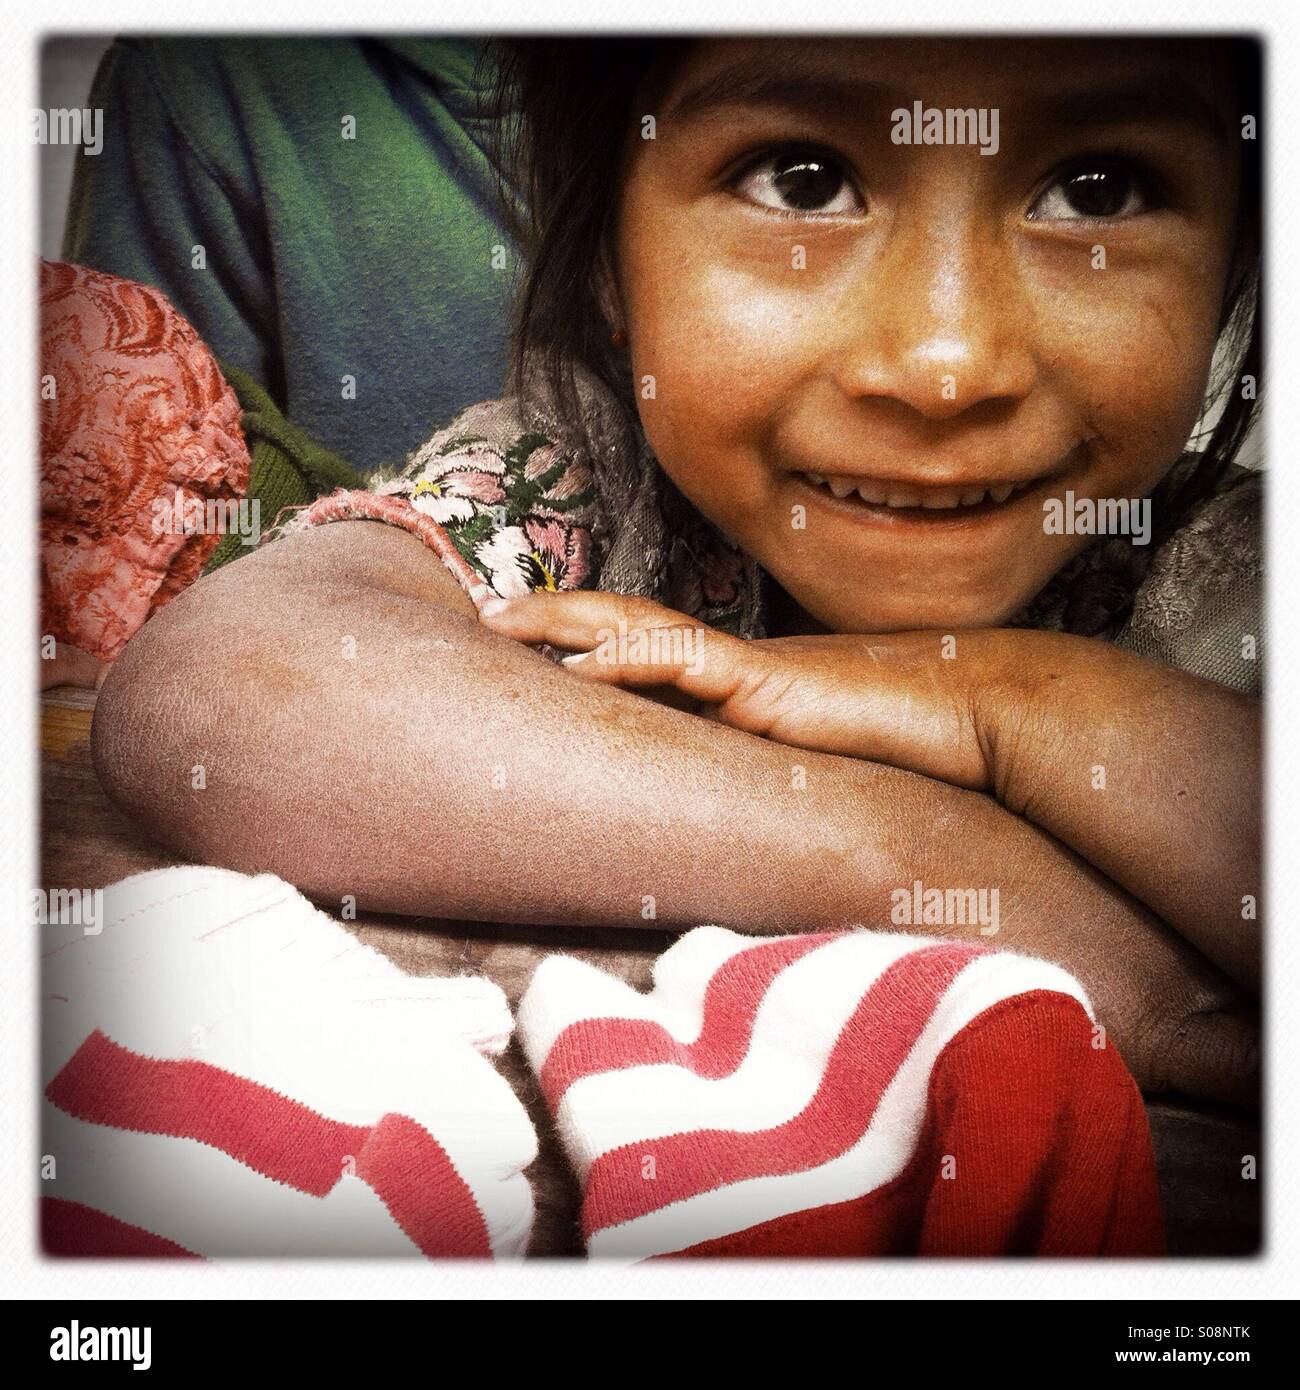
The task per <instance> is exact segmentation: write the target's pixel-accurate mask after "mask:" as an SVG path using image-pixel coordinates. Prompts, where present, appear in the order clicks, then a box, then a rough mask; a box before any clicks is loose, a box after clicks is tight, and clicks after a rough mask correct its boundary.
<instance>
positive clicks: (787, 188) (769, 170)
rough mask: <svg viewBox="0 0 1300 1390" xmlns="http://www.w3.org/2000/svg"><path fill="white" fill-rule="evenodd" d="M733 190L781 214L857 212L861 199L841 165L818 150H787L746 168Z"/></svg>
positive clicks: (860, 206) (860, 205)
mask: <svg viewBox="0 0 1300 1390" xmlns="http://www.w3.org/2000/svg"><path fill="white" fill-rule="evenodd" d="M735 187H736V190H737V192H739V193H740V194H741V195H742V196H744V197H746V198H748V199H749V200H750V201H751V202H754V203H758V204H759V205H760V206H762V207H769V208H775V209H777V210H779V211H781V212H810V213H822V214H824V213H836V212H860V211H861V210H862V206H863V205H862V199H861V197H860V196H859V194H858V192H857V189H856V188H854V186H853V183H852V181H851V179H850V178H849V176H848V173H847V172H846V170H845V168H844V165H843V164H841V163H840V162H839V161H838V160H837V159H835V158H834V157H832V156H831V155H829V154H826V153H823V152H821V151H818V150H808V149H798V148H794V149H789V150H782V151H780V152H779V153H777V154H773V155H768V156H766V157H765V158H764V159H761V160H759V161H758V162H757V163H755V164H751V165H749V167H748V168H747V169H746V170H745V171H744V173H743V174H741V175H740V177H739V178H738V179H737V181H736V185H735Z"/></svg>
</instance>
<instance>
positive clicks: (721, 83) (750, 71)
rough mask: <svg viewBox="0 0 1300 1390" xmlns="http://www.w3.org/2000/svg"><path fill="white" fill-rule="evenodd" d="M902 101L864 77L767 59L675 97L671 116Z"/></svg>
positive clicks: (718, 75)
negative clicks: (807, 70)
mask: <svg viewBox="0 0 1300 1390" xmlns="http://www.w3.org/2000/svg"><path fill="white" fill-rule="evenodd" d="M888 101H893V102H894V103H895V104H899V103H901V102H903V101H904V94H903V93H902V92H900V91H898V90H897V89H895V88H892V87H888V86H886V85H885V84H884V83H881V82H869V81H866V80H865V79H862V78H849V77H831V76H822V75H817V76H814V75H812V74H806V75H803V76H800V75H798V74H797V73H789V72H785V73H780V72H773V71H772V69H771V67H770V66H769V65H768V64H767V63H736V64H735V65H734V66H732V67H729V68H724V69H723V70H722V71H721V72H717V73H714V74H713V76H712V77H708V78H705V79H704V81H702V82H700V83H697V84H696V85H695V86H694V87H690V88H688V89H687V90H686V91H685V92H683V93H682V94H681V96H679V97H678V98H677V99H676V101H674V102H673V104H672V106H671V108H670V109H669V112H668V115H669V117H670V118H677V119H681V118H682V117H686V116H694V115H698V114H699V113H700V112H702V111H710V110H713V109H715V108H717V107H720V106H783V107H786V108H788V109H790V110H793V111H809V110H816V109H818V108H822V107H826V106H843V105H846V104H848V103H857V104H858V105H860V106H861V105H866V104H870V105H872V106H879V105H883V104H885V103H886V102H888Z"/></svg>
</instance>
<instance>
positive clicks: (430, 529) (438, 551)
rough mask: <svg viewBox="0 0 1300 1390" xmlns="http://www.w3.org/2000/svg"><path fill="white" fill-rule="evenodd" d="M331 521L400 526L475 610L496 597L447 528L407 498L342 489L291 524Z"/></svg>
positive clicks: (317, 501) (323, 499) (314, 504)
mask: <svg viewBox="0 0 1300 1390" xmlns="http://www.w3.org/2000/svg"><path fill="white" fill-rule="evenodd" d="M331 521H383V522H387V523H388V525H389V526H400V527H401V528H402V530H403V531H409V532H410V533H411V535H413V536H415V537H417V538H418V539H419V540H420V541H422V542H423V543H424V544H425V545H426V546H428V547H429V549H430V550H432V551H433V553H434V554H435V555H436V556H437V557H438V558H439V559H440V560H441V561H442V563H443V564H444V565H445V566H446V567H447V569H448V570H449V571H450V572H451V574H452V576H453V577H454V578H455V580H456V582H457V583H458V584H459V585H460V587H461V588H462V589H464V590H465V592H466V593H467V594H468V595H469V597H470V599H471V601H472V602H473V604H474V606H475V607H476V608H477V607H478V606H479V605H480V604H482V603H483V601H484V600H485V599H489V598H492V597H493V593H492V589H491V588H490V587H489V586H488V585H487V584H485V583H484V582H483V581H482V579H480V578H479V576H478V575H477V574H476V573H475V572H474V569H473V567H472V566H471V565H470V564H469V562H468V561H467V560H466V559H465V557H464V556H463V555H462V554H461V553H460V551H459V550H457V549H456V543H455V542H454V541H453V540H452V538H451V537H450V536H449V535H448V534H447V529H446V527H444V526H443V525H442V524H441V523H440V522H437V521H435V520H434V519H433V518H432V517H431V516H426V515H425V513H424V512H421V511H417V510H416V509H415V508H414V507H413V506H412V505H411V503H410V502H409V501H408V500H407V499H406V498H405V497H399V496H395V495H385V494H383V493H378V492H366V491H364V490H363V489H360V488H356V489H349V488H340V489H339V491H337V492H332V493H330V495H329V496H328V497H321V498H318V499H317V500H316V501H315V502H312V503H311V504H310V505H309V506H306V507H304V508H303V509H302V511H300V512H298V513H297V515H296V516H295V517H294V518H293V522H292V523H291V525H292V526H293V527H294V528H295V529H296V528H298V527H307V526H323V525H325V524H326V523H328V522H331Z"/></svg>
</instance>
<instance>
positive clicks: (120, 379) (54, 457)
mask: <svg viewBox="0 0 1300 1390" xmlns="http://www.w3.org/2000/svg"><path fill="white" fill-rule="evenodd" d="M40 313H41V379H40V398H41V401H40V404H41V579H42V599H41V623H42V626H41V631H42V633H43V634H49V635H52V636H53V637H54V638H55V640H56V642H57V643H58V644H59V645H63V644H65V643H66V644H68V645H70V646H73V647H76V648H79V649H80V650H81V651H84V652H88V653H90V654H91V655H92V656H94V657H96V658H98V659H99V660H101V661H112V660H113V659H114V658H115V657H116V656H117V655H118V653H119V652H120V651H121V650H122V648H123V646H125V645H126V642H127V640H128V639H129V638H130V637H131V636H132V634H133V633H134V632H136V630H137V629H138V628H139V627H140V626H141V625H142V624H143V623H144V622H145V620H146V619H147V618H148V617H149V616H150V615H151V614H152V613H153V611H154V610H155V609H157V608H161V607H162V606H163V605H164V604H165V603H167V602H168V601H169V600H170V599H172V598H174V597H175V596H176V594H178V593H179V592H180V591H181V590H182V589H184V588H185V587H186V585H188V584H191V583H192V582H193V581H194V580H195V579H196V578H198V575H199V572H200V571H201V570H202V568H203V565H204V562H205V561H206V560H207V558H208V556H209V555H210V554H211V553H212V551H213V549H214V548H215V547H216V545H217V544H218V542H219V541H220V540H221V535H220V533H219V532H217V531H210V530H204V529H198V530H193V531H187V529H186V528H185V527H184V526H176V525H174V524H171V523H170V522H169V521H168V520H167V518H175V517H184V516H185V514H186V508H187V506H188V507H189V508H191V513H192V509H193V508H194V507H195V506H196V505H202V504H203V503H204V502H205V501H207V500H208V499H214V500H224V501H234V500H236V499H238V498H240V497H242V496H243V495H244V494H245V492H246V491H247V488H248V473H249V455H248V449H247V448H246V446H245V443H244V437H243V434H242V433H241V432H240V428H239V414H240V410H239V402H238V400H237V399H236V397H235V393H234V392H233V391H232V390H231V389H230V387H229V386H228V385H227V384H226V382H225V380H224V378H223V377H222V375H221V372H220V370H219V368H218V366H217V363H216V359H215V358H214V357H213V356H212V354H211V353H210V352H209V351H208V349H207V348H206V347H205V346H204V345H203V343H202V342H201V341H200V340H199V337H198V335H197V334H196V333H195V331H194V329H193V328H191V327H190V325H189V324H188V323H187V322H186V321H185V319H183V318H182V317H181V316H180V314H178V313H177V312H176V310H175V309H174V308H172V306H171V304H170V303H169V302H168V300H167V298H166V296H165V295H163V294H161V293H160V292H159V291H158V290H155V289H150V288H149V287H148V286H145V285H137V284H135V283H133V282H132V281H130V280H122V279H119V278H118V277H117V276H114V275H105V274H102V273H100V272H99V271H95V270H89V269H87V268H86V267H84V266H75V265H66V264H63V263H60V262H51V261H42V262H41V296H40Z"/></svg>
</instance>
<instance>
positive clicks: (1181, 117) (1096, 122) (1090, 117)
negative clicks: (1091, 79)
mask: <svg viewBox="0 0 1300 1390" xmlns="http://www.w3.org/2000/svg"><path fill="white" fill-rule="evenodd" d="M1042 106H1043V115H1044V116H1046V117H1049V118H1051V119H1052V120H1054V121H1056V122H1057V123H1058V124H1060V125H1064V126H1070V125H1078V126H1108V125H1124V124H1134V123H1137V122H1142V121H1151V122H1159V123H1160V124H1163V125H1170V124H1176V125H1189V126H1199V127H1200V128H1201V129H1202V130H1204V131H1206V132H1207V133H1208V134H1210V135H1213V136H1214V137H1215V138H1216V139H1220V140H1222V139H1225V138H1226V137H1227V135H1228V132H1229V123H1228V121H1227V119H1226V117H1225V116H1224V113H1223V112H1222V111H1221V110H1220V109H1219V107H1217V106H1216V105H1215V104H1214V102H1213V101H1211V100H1210V99H1209V98H1208V97H1206V96H1204V95H1203V94H1202V93H1201V92H1198V91H1197V90H1196V89H1195V88H1194V87H1190V86H1188V85H1187V84H1186V83H1184V82H1177V81H1172V80H1168V79H1164V80H1161V79H1157V80H1155V81H1150V82H1140V83H1139V82H1132V83H1124V84H1122V85H1117V86H1113V87H1084V88H1080V89H1079V90H1078V91H1075V92H1065V93H1061V92H1057V93H1053V95H1052V96H1051V97H1050V98H1049V99H1048V100H1047V101H1045V102H1044V103H1042Z"/></svg>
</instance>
